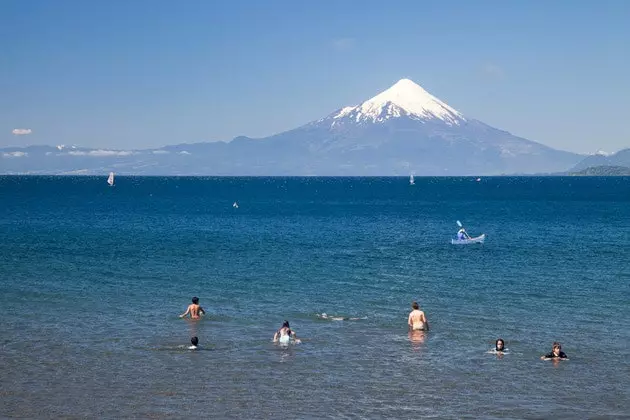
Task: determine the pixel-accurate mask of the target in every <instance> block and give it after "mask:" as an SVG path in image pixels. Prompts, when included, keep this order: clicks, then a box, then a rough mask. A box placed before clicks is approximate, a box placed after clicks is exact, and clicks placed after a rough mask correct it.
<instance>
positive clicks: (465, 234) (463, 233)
mask: <svg viewBox="0 0 630 420" xmlns="http://www.w3.org/2000/svg"><path fill="white" fill-rule="evenodd" d="M457 239H459V240H460V241H461V240H464V239H470V235H469V234H468V232H466V229H464V228H461V229H460V230H459V231H458V232H457Z"/></svg>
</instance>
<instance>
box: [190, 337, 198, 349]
mask: <svg viewBox="0 0 630 420" xmlns="http://www.w3.org/2000/svg"><path fill="white" fill-rule="evenodd" d="M190 344H191V346H190V347H188V350H197V346H198V345H199V338H197V336H195V337H192V338H191V339H190Z"/></svg>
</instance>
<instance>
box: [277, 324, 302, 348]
mask: <svg viewBox="0 0 630 420" xmlns="http://www.w3.org/2000/svg"><path fill="white" fill-rule="evenodd" d="M291 339H293V340H294V342H295V344H300V343H301V342H302V341H300V339H298V338H297V337H296V335H295V331H293V330H291V328H290V327H289V321H286V320H285V321H284V322H283V323H282V327H280V329H279V330H278V331H276V333H275V334H274V335H273V342H274V343H280V344H289V343H290V342H291Z"/></svg>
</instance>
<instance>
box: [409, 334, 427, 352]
mask: <svg viewBox="0 0 630 420" xmlns="http://www.w3.org/2000/svg"><path fill="white" fill-rule="evenodd" d="M425 340H426V332H424V331H420V330H415V331H414V330H410V331H409V341H411V344H412V346H413V349H414V350H420V347H421V346H422V344H424V342H425Z"/></svg>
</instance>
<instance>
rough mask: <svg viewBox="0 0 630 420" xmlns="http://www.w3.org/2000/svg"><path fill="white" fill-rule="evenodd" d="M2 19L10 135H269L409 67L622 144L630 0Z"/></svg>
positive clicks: (1, 121)
mask: <svg viewBox="0 0 630 420" xmlns="http://www.w3.org/2000/svg"><path fill="white" fill-rule="evenodd" d="M0 19H1V20H2V23H1V24H0V146H8V145H29V144H51V145H54V144H62V143H63V144H77V145H81V146H87V147H107V148H145V147H156V146H162V145H166V144H176V143H185V142H187V143H190V142H199V141H214V140H230V139H231V138H233V137H235V136H238V135H247V136H251V137H260V136H265V135H269V134H274V133H277V132H281V131H284V130H287V129H291V128H295V127H297V126H299V125H302V124H304V123H307V122H309V121H312V120H316V119H319V118H321V117H323V116H325V115H327V114H329V113H331V112H332V111H334V110H335V109H337V108H340V107H342V106H346V105H353V104H356V103H359V102H361V101H363V100H365V99H368V98H369V97H371V96H374V95H375V94H377V93H378V92H380V91H382V90H384V89H386V88H388V87H389V86H390V85H392V84H393V83H395V82H396V81H397V80H399V79H401V78H404V77H406V78H410V79H412V80H414V81H415V82H416V83H418V84H420V85H421V86H423V87H424V88H425V89H427V90H428V91H429V92H431V93H432V94H434V95H435V96H437V97H438V98H440V99H442V100H443V101H445V102H446V103H448V104H449V105H451V106H452V107H454V108H456V109H457V110H459V111H460V112H462V113H463V114H464V115H465V116H467V117H469V118H476V119H479V120H481V121H483V122H485V123H487V124H490V125H492V126H494V127H497V128H501V129H504V130H507V131H510V132H512V133H513V134H515V135H519V136H522V137H526V138H528V139H530V140H535V141H539V142H541V143H544V144H547V145H549V146H552V147H556V148H561V149H565V150H571V151H575V152H584V153H587V152H593V151H595V150H597V149H599V148H601V149H603V150H605V151H616V150H618V149H621V148H625V147H630V124H628V120H630V80H629V79H630V1H624V0H618V1H615V0H601V1H590V2H589V1H577V0H576V1H571V0H566V1H565V0H553V1H549V0H546V1H537V0H529V1H525V0H523V1H505V0H497V1H483V0H478V1H468V0H461V1H459V0H452V1H447V2H432V1H421V0H415V1H391V2H384V1H382V0H381V1H373V0H365V1H359V0H342V1H333V0H322V1H317V2H307V1H295V0H287V1H284V0H270V1H237V0H235V1H231V2H226V1H218V0H217V1H214V0H185V1H166V0H126V1H123V0H108V1H97V0H89V1H88V0H76V1H75V0H55V1H52V0H0ZM14 129H31V130H32V133H31V134H26V135H14V134H12V130H14Z"/></svg>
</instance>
